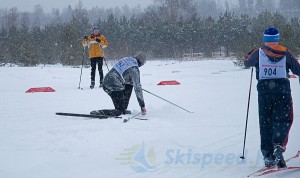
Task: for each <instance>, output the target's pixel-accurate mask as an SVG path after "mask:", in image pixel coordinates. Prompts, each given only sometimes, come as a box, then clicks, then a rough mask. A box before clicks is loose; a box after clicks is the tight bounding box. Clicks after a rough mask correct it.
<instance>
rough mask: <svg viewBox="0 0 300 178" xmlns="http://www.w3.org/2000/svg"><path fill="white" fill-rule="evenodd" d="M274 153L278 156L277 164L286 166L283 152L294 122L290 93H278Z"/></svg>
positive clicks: (275, 111)
mask: <svg viewBox="0 0 300 178" xmlns="http://www.w3.org/2000/svg"><path fill="white" fill-rule="evenodd" d="M273 115H274V125H273V127H274V131H273V143H274V155H275V157H276V163H277V166H278V167H280V168H284V167H286V163H285V161H284V157H283V152H284V151H285V149H286V144H287V140H288V135H289V131H290V128H291V126H292V123H293V104H292V97H291V95H290V94H288V95H287V94H282V95H280V94H277V95H276V103H275V104H274V111H273Z"/></svg>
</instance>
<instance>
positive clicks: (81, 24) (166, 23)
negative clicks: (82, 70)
mask: <svg viewBox="0 0 300 178" xmlns="http://www.w3.org/2000/svg"><path fill="white" fill-rule="evenodd" d="M244 1H245V2H248V1H247V0H244ZM265 1H266V0H265ZM127 10H133V9H130V8H127ZM198 10H199V8H198V6H196V4H195V2H194V1H191V0H159V1H157V2H156V3H155V4H154V5H152V6H149V7H148V8H146V9H145V10H144V11H136V13H127V14H126V15H125V14H123V15H120V14H118V15H116V13H114V11H110V12H107V11H106V12H107V14H106V15H105V16H104V15H102V16H101V17H99V18H95V17H94V19H93V20H91V18H90V15H89V14H90V11H88V10H86V9H84V8H83V7H82V4H80V3H79V5H78V6H77V7H76V8H75V9H72V8H70V7H69V13H68V14H69V15H68V18H62V17H65V16H62V14H59V13H56V14H57V15H56V16H55V15H53V16H51V19H52V20H48V22H47V23H43V22H45V21H43V20H41V19H38V18H39V17H40V18H45V16H42V15H40V16H36V17H35V18H34V19H35V20H34V21H33V22H34V23H32V24H29V23H28V22H29V21H30V19H32V18H31V16H30V13H26V12H23V13H18V12H17V10H16V9H10V11H9V12H10V13H7V14H6V15H5V16H2V23H1V24H2V25H1V30H0V49H1V50H0V63H14V64H19V65H24V66H34V65H36V64H56V63H61V64H63V65H78V64H81V60H82V55H86V51H84V48H83V47H82V45H81V41H82V40H83V36H85V35H88V34H91V33H92V26H93V25H99V26H100V28H101V33H102V34H103V35H104V36H106V38H107V40H108V42H109V46H108V47H107V48H106V49H105V53H106V58H107V59H118V58H121V57H123V56H127V55H132V54H134V53H136V52H137V51H140V50H142V51H145V52H147V53H148V55H149V56H150V57H155V58H181V57H182V55H183V53H188V52H203V53H204V54H205V56H206V57H210V56H211V53H212V52H214V51H218V50H220V49H225V53H226V55H229V53H235V54H236V56H237V58H238V59H242V58H243V55H245V54H247V52H248V51H250V50H251V49H253V48H256V47H259V46H261V45H262V39H263V32H264V30H265V29H266V28H267V27H270V26H273V27H276V28H278V29H279V31H280V35H281V40H280V43H281V44H283V45H286V46H287V47H288V48H289V49H291V51H293V52H294V53H295V54H296V55H298V54H300V48H299V47H300V40H299V37H300V20H299V18H298V17H287V16H284V15H283V14H282V13H280V12H278V11H275V12H274V11H273V12H271V11H267V10H264V11H261V12H260V13H259V14H257V15H256V16H253V15H249V14H247V13H237V12H236V11H234V10H227V11H224V12H222V13H220V14H219V15H217V16H216V15H215V16H213V15H205V16H204V15H201V14H200V13H199V12H198ZM36 12H39V13H40V14H43V13H42V12H41V8H40V7H39V6H37V7H36ZM124 12H126V10H124ZM54 14H55V13H54ZM128 14H130V15H128ZM3 17H5V18H3ZM55 19H56V20H55ZM84 52H85V53H84Z"/></svg>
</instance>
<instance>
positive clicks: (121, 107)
mask: <svg viewBox="0 0 300 178" xmlns="http://www.w3.org/2000/svg"><path fill="white" fill-rule="evenodd" d="M132 88H133V85H129V84H125V89H124V90H122V91H111V92H108V91H107V89H106V88H105V87H104V88H103V89H104V91H105V92H107V94H108V95H109V96H110V98H111V99H112V101H113V103H114V106H115V109H105V110H102V111H103V112H104V115H109V116H119V115H121V114H123V113H124V112H125V110H126V109H127V107H128V104H129V100H130V97H131V93H132Z"/></svg>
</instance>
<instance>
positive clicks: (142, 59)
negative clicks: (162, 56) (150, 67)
mask: <svg viewBox="0 0 300 178" xmlns="http://www.w3.org/2000/svg"><path fill="white" fill-rule="evenodd" d="M134 58H136V59H137V60H138V61H139V63H140V66H142V65H144V64H145V63H146V58H147V55H146V53H144V52H142V51H140V52H138V53H137V54H136V55H134Z"/></svg>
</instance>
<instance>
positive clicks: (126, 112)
mask: <svg viewBox="0 0 300 178" xmlns="http://www.w3.org/2000/svg"><path fill="white" fill-rule="evenodd" d="M122 114H124V115H126V114H131V111H130V110H127V109H126V110H125V111H123V112H122Z"/></svg>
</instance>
